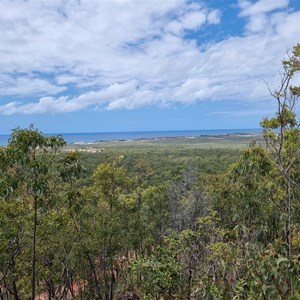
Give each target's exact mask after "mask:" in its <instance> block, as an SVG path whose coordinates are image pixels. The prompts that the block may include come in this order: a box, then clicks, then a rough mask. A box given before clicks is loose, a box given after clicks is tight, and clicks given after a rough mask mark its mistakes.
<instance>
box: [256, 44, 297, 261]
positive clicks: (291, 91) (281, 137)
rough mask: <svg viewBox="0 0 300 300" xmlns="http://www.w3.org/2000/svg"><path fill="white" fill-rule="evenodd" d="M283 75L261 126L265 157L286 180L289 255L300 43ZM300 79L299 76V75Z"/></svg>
mask: <svg viewBox="0 0 300 300" xmlns="http://www.w3.org/2000/svg"><path fill="white" fill-rule="evenodd" d="M282 65H283V74H282V78H281V82H280V85H279V88H278V89H277V90H275V91H274V92H271V95H272V96H273V98H274V99H275V101H276V104H277V111H276V115H275V116H274V117H271V118H264V119H263V120H262V122H261V126H262V127H263V129H264V138H265V141H266V146H267V149H268V154H269V155H268V157H269V159H270V160H271V162H272V163H273V164H274V166H275V167H276V168H277V169H278V170H279V171H280V172H281V174H282V176H283V177H284V178H285V180H286V207H285V211H286V216H287V226H286V227H287V228H286V243H287V245H288V254H289V256H291V255H292V211H293V205H292V198H293V194H294V191H295V189H296V190H298V191H300V177H299V176H300V174H299V172H298V168H299V163H300V129H299V126H300V123H299V120H298V117H297V104H298V99H299V97H300V85H294V84H293V80H295V79H297V77H296V75H297V73H298V74H299V71H300V44H297V45H296V46H294V49H293V52H292V55H291V56H289V58H288V59H287V60H283V62H282ZM298 78H299V77H298Z"/></svg>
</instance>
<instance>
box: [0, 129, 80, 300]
mask: <svg viewBox="0 0 300 300" xmlns="http://www.w3.org/2000/svg"><path fill="white" fill-rule="evenodd" d="M64 145H65V141H64V140H63V138H62V137H61V136H57V137H54V136H46V135H43V134H42V133H41V132H40V131H38V130H37V129H35V128H34V127H33V126H30V127H29V128H26V129H19V128H17V129H15V130H13V131H12V134H11V137H10V139H9V143H8V145H7V147H6V148H5V149H2V150H1V153H0V154H1V157H0V161H1V172H2V176H3V178H5V187H6V190H7V195H6V197H8V196H9V197H11V198H12V199H15V201H19V202H20V203H25V204H24V205H28V207H29V209H30V210H31V211H32V212H33V216H32V227H31V228H32V250H31V255H32V257H31V299H35V295H36V270H37V267H36V263H37V235H38V218H39V214H41V215H42V214H43V213H44V211H47V210H48V209H49V208H50V207H51V206H52V205H53V201H54V199H55V197H56V196H57V195H58V194H59V192H60V190H61V189H62V188H63V186H64V182H65V181H66V180H70V179H71V178H72V177H73V176H75V175H78V174H79V172H80V164H79V163H78V161H79V160H78V156H77V154H76V153H68V154H67V153H65V154H62V153H60V152H59V150H60V149H61V148H62V147H63V146H64Z"/></svg>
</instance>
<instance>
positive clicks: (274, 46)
mask: <svg viewBox="0 0 300 300" xmlns="http://www.w3.org/2000/svg"><path fill="white" fill-rule="evenodd" d="M0 32H1V35H0V96H1V98H0V101H1V102H0V120H1V121H0V133H8V132H9V131H10V130H11V129H12V128H15V127H16V126H21V127H24V126H28V125H29V124H31V123H34V124H35V125H36V127H38V128H39V129H41V130H42V131H44V132H50V133H51V132H56V133H58V132H99V131H100V132H101V131H142V130H180V129H222V128H223V129H226V128H257V127H259V124H258V123H259V120H260V119H261V118H262V117H263V116H266V115H270V114H272V112H273V111H274V103H273V101H272V98H271V97H270V95H269V92H268V88H267V84H266V82H267V83H268V84H269V86H270V88H271V89H275V88H276V87H277V86H278V84H279V81H280V71H281V59H283V58H284V57H286V56H287V52H288V51H290V50H291V49H292V47H293V45H294V44H296V43H298V42H300V1H299V0H257V1H255V0H203V1H201V0H196V1H193V0H27V1H25V0H24V1H22V0H0Z"/></svg>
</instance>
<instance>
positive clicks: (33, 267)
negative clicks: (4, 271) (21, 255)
mask: <svg viewBox="0 0 300 300" xmlns="http://www.w3.org/2000/svg"><path fill="white" fill-rule="evenodd" d="M36 235H37V197H34V219H33V241H32V244H33V250H32V262H31V265H32V267H31V268H32V269H31V300H34V299H35V277H36V273H35V271H36Z"/></svg>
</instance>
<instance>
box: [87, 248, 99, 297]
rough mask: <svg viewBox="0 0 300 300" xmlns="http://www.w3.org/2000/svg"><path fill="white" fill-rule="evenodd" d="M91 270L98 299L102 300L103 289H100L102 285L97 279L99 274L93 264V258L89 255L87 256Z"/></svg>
mask: <svg viewBox="0 0 300 300" xmlns="http://www.w3.org/2000/svg"><path fill="white" fill-rule="evenodd" d="M87 257H88V260H89V263H90V266H91V269H92V273H93V277H94V282H95V286H96V290H97V297H98V299H99V300H100V299H101V289H100V284H99V280H98V278H97V273H96V269H95V265H94V263H93V260H92V258H91V256H90V255H89V254H88V255H87Z"/></svg>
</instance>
